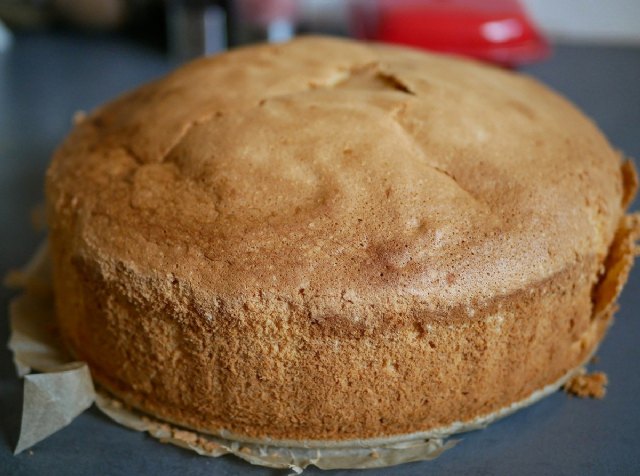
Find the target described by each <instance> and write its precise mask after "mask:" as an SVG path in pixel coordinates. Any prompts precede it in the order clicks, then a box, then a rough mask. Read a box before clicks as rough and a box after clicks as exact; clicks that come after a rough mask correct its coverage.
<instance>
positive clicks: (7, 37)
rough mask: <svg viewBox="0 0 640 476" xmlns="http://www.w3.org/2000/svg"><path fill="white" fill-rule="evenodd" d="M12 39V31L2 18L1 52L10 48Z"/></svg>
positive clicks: (0, 22) (0, 30)
mask: <svg viewBox="0 0 640 476" xmlns="http://www.w3.org/2000/svg"><path fill="white" fill-rule="evenodd" d="M12 40H13V38H12V36H11V32H10V31H9V29H8V28H7V27H6V25H5V24H4V23H2V20H0V53H2V52H3V51H7V50H8V49H9V47H10V46H11V42H12Z"/></svg>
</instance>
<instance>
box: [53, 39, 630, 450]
mask: <svg viewBox="0 0 640 476" xmlns="http://www.w3.org/2000/svg"><path fill="white" fill-rule="evenodd" d="M635 183H636V178H635V173H634V170H633V167H632V165H631V164H630V162H625V161H624V160H623V159H622V158H621V156H620V154H619V153H617V152H616V151H614V150H613V149H612V147H611V146H610V145H609V143H608V142H607V140H606V139H605V138H604V136H603V135H602V134H601V133H600V132H599V130H598V129H597V128H596V127H595V126H594V124H593V123H592V122H591V121H590V120H588V119H587V118H586V117H585V116H584V115H583V114H581V113H580V112H579V111H578V110H577V109H576V108H575V107H573V106H572V105H571V104H570V103H568V102H567V101H566V100H564V99H562V98H561V97H559V96H558V95H557V94H555V93H554V92H552V91H550V90H549V89H547V88H546V87H544V86H543V85H541V84H539V83H538V82H536V81H535V80H533V79H531V78H528V77H526V76H523V75H519V74H515V73H512V72H509V71H505V70H501V69H498V68H494V67H490V66H486V65H482V64H480V63H476V62H473V61H470V60H462V59H456V58H453V57H447V56H440V55H434V54H427V53H424V52H418V51H414V50H410V49H403V48H396V47H390V46H382V45H370V44H362V43H358V42H354V41H349V40H340V39H330V38H321V37H308V38H302V39H297V40H294V41H292V42H290V43H286V44H281V45H260V46H254V47H249V48H244V49H238V50H235V51H233V52H230V53H226V54H222V55H219V56H214V57H209V58H203V59H199V60H197V61H194V62H192V63H190V64H188V65H186V66H184V67H182V68H180V69H178V70H177V71H175V72H173V73H171V74H169V75H168V76H166V77H164V78H162V79H159V80H157V81H155V82H152V83H150V84H147V85H145V86H142V87H141V88H139V89H137V90H135V91H133V92H131V93H129V94H126V95H124V96H122V97H120V98H119V99H117V100H115V101H114V102H111V103H109V104H107V105H105V106H104V107H101V108H100V109H98V110H96V111H94V112H93V113H91V114H90V115H88V116H87V117H86V118H84V119H82V120H80V121H79V122H78V124H77V125H76V127H75V128H74V130H73V131H72V132H71V134H70V135H69V137H68V138H67V139H66V141H65V142H64V143H63V145H62V146H61V147H60V148H59V150H58V151H57V153H56V154H55V157H54V159H53V162H52V164H51V166H50V168H49V171H48V174H47V180H46V195H47V203H48V219H49V227H50V246H51V254H52V259H53V272H54V280H55V282H54V287H55V298H56V312H57V319H58V324H59V328H60V333H61V335H62V337H63V339H64V342H65V343H66V345H67V346H68V348H69V349H70V351H71V352H72V353H73V354H74V355H75V356H76V357H77V358H78V359H81V360H84V361H86V362H87V363H88V365H89V367H90V369H91V374H92V376H93V378H94V380H95V381H96V382H97V383H98V384H99V385H100V386H102V387H104V388H105V389H107V390H108V391H109V392H110V393H112V394H114V395H115V396H116V397H118V398H120V399H121V400H123V401H124V402H126V403H127V404H129V405H131V406H133V407H135V408H138V409H140V410H142V411H144V412H147V413H149V414H152V415H155V416H158V417H160V418H162V419H164V420H166V421H169V422H173V423H176V424H179V425H182V426H185V427H189V428H193V429H197V430H200V431H203V432H207V433H211V434H218V435H226V436H228V437H232V438H235V439H238V440H243V441H254V442H255V441H271V442H276V443H277V442H286V443H287V444H296V443H295V442H304V444H305V445H313V444H318V445H322V444H324V443H327V442H334V443H335V442H344V441H353V440H359V441H369V440H371V441H374V440H375V441H381V439H382V440H384V439H385V438H396V437H399V436H402V435H408V434H413V433H416V432H428V431H434V430H437V429H442V428H447V427H451V425H455V424H457V423H460V422H462V423H464V422H471V421H473V420H475V419H478V418H483V417H486V416H487V415H491V414H496V413H497V412H500V411H501V410H503V409H505V408H508V407H511V406H513V405H514V404H517V403H518V402H522V401H526V400H527V399H529V398H530V397H531V396H532V395H533V394H535V392H536V391H538V390H540V389H543V388H545V387H547V386H549V385H550V384H553V383H554V382H557V381H559V379H562V378H563V376H565V375H567V374H568V373H570V372H571V371H572V370H573V369H575V368H576V367H579V366H581V365H582V364H583V363H584V362H585V360H586V359H588V358H589V356H590V355H591V354H592V353H593V351H594V350H595V348H596V346H597V345H598V343H599V342H600V340H601V339H602V337H603V335H604V333H605V331H606V328H607V327H608V325H609V323H610V321H611V315H612V313H613V310H614V308H615V299H616V297H617V295H618V293H619V292H620V289H621V287H622V285H623V283H624V281H625V279H626V276H627V273H628V270H629V268H630V266H631V264H632V257H633V252H634V240H635V239H636V237H637V229H638V223H637V222H638V220H637V218H636V217H634V216H632V215H625V208H626V206H627V204H628V203H629V201H630V199H631V198H632V196H633V194H634V192H635Z"/></svg>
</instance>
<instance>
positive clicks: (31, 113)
mask: <svg viewBox="0 0 640 476" xmlns="http://www.w3.org/2000/svg"><path fill="white" fill-rule="evenodd" d="M171 66H172V65H171V64H169V62H168V61H167V60H166V59H165V58H164V57H163V56H162V55H161V54H160V53H158V52H156V51H153V50H151V49H147V48H145V47H143V46H139V45H136V44H132V43H130V42H128V41H127V40H125V39H119V38H114V37H111V36H90V37H78V36H73V35H67V34H60V33H57V34H51V33H50V34H29V35H26V34H23V35H18V36H17V38H16V41H15V43H14V45H13V47H12V49H10V50H9V51H7V52H5V53H0V226H1V230H0V275H4V274H5V273H6V272H7V271H8V270H9V269H12V268H16V267H18V266H19V265H21V264H22V263H24V262H25V260H26V259H27V258H28V257H29V255H30V254H31V253H32V251H33V250H34V249H35V247H36V245H37V244H38V242H39V241H41V240H42V239H43V234H42V232H40V233H39V232H36V231H34V229H33V227H32V225H31V222H30V219H29V216H30V212H31V210H32V209H33V208H34V206H36V205H37V204H39V203H41V202H42V183H43V174H44V170H45V168H46V165H47V162H48V160H49V157H50V155H51V152H52V150H53V149H54V148H55V146H56V144H58V143H59V141H60V140H61V139H62V137H63V136H64V135H65V133H66V132H68V130H69V127H70V124H71V122H70V118H71V116H72V115H73V113H74V112H75V111H78V110H91V109H92V108H94V107H96V106H97V105H99V104H101V103H102V102H104V101H106V100H108V99H110V98H112V97H114V96H115V95H117V94H119V93H122V92H123V91H125V90H127V89H130V88H131V87H134V86H136V85H138V84H141V83H143V82H145V81H148V80H150V79H152V78H155V77H158V76H160V75H162V74H163V73H165V72H166V71H168V70H169V69H171ZM525 70H526V72H528V73H529V74H531V75H533V76H535V77H537V78H539V79H541V80H542V81H544V82H545V83H547V84H548V85H550V86H551V87H553V88H554V89H556V90H558V91H560V92H561V93H563V94H565V95H566V96H568V97H569V98H570V99H571V100H573V101H574V102H575V103H576V104H577V105H578V106H579V107H580V108H582V110H583V111H585V112H586V113H587V114H588V115H589V116H591V117H592V118H593V119H594V120H595V121H596V122H597V123H598V125H599V126H600V127H601V129H602V130H603V131H604V132H605V134H606V135H607V136H608V137H609V139H610V141H611V143H612V144H613V145H614V146H615V147H616V148H618V149H620V150H622V151H623V152H624V153H625V154H626V155H628V156H631V157H638V158H639V159H640V48H624V47H613V46H607V47H605V46H559V47H557V48H556V49H555V53H554V56H553V57H552V58H551V59H549V60H548V61H546V62H544V63H540V64H538V65H535V66H532V67H528V68H525ZM634 208H635V209H637V208H638V207H637V204H636V205H635V206H634ZM639 285H640V266H639V267H637V268H636V269H635V270H634V271H633V272H632V275H631V277H630V279H629V282H628V284H627V287H626V289H625V291H624V293H623V295H622V298H621V300H620V305H621V310H620V311H619V312H618V314H617V315H616V323H615V325H614V326H613V327H612V329H611V331H610V332H609V336H608V337H607V339H606V340H605V341H604V343H603V345H602V346H601V348H600V350H599V352H598V357H599V359H598V361H597V364H595V365H593V366H592V367H593V368H594V369H595V370H602V371H604V372H606V373H607V374H608V376H609V380H610V384H609V388H608V393H607V396H606V398H605V399H604V400H602V401H598V400H582V399H577V398H572V397H569V396H567V395H565V394H564V393H562V392H556V393H555V394H553V395H551V396H550V397H548V398H546V399H544V400H543V401H541V402H539V403H537V404H535V405H533V406H531V407H529V408H527V409H525V410H522V411H520V412H518V413H516V414H515V415H513V416H511V417H508V418H506V419H504V420H502V421H499V422H497V423H495V424H493V425H491V426H490V427H489V428H487V429H485V430H482V431H476V432H472V433H468V434H465V435H462V441H461V442H460V443H459V444H458V446H457V447H455V448H454V449H452V450H450V451H447V452H446V453H444V454H443V455H442V456H441V457H440V458H439V459H437V460H435V461H426V462H419V463H410V464H405V465H402V466H399V467H395V468H391V469H386V470H385V469H379V470H366V471H362V472H361V471H356V470H349V471H347V470H343V471H329V472H325V474H327V475H339V474H340V475H346V474H356V473H358V474H363V475H366V476H374V475H382V474H394V475H399V474H403V475H423V474H448V475H456V474H475V475H485V474H487V475H493V474H519V475H539V474H554V475H563V474H567V475H575V474H580V475H595V474H638V473H639V472H640V450H639V445H638V435H640V407H639V405H638V403H637V396H638V395H640V372H639V371H638V367H637V365H638V362H640V316H639V314H640V293H639V292H638V291H639ZM12 294H13V293H12V292H10V291H8V290H6V289H5V288H1V289H0V342H2V343H3V344H4V342H6V341H7V339H8V322H7V305H8V303H9V300H10V298H11V296H12ZM3 344H2V345H0V474H3V475H4V474H7V475H40V474H43V475H44V474H46V475H69V476H72V475H94V474H100V475H130V474H136V475H146V474H154V475H155V474H181V475H194V476H195V475H232V474H248V475H274V474H287V471H281V470H273V469H268V468H260V467H255V466H251V465H249V464H248V463H245V462H243V461H240V460H239V459H237V458H235V457H232V456H225V457H222V458H206V457H201V456H197V455H196V454H195V453H191V452H188V451H186V450H183V449H180V448H177V447H173V446H170V445H163V444H161V443H159V442H157V441H156V440H154V439H152V438H151V437H149V436H147V435H144V434H142V433H138V432H135V431H131V430H128V429H125V428H123V427H120V426H119V425H117V424H116V423H114V422H112V421H111V420H109V419H107V418H106V417H105V416H103V415H102V414H101V413H100V412H99V411H98V410H96V409H95V408H92V409H90V410H89V411H87V412H85V413H84V414H82V415H81V416H80V417H79V418H77V419H76V420H75V421H74V422H73V423H72V424H71V425H69V426H68V427H66V428H65V429H63V430H61V431H59V432H58V433H56V434H54V435H53V436H51V437H49V438H48V439H46V440H45V441H43V442H41V443H39V444H37V445H36V446H35V447H34V448H32V450H31V451H25V452H23V453H22V454H20V455H18V456H13V454H12V450H13V447H14V446H15V443H16V441H17V436H18V431H19V427H20V413H21V405H22V383H21V382H20V381H19V379H18V378H17V377H16V376H15V372H14V369H13V364H12V361H11V355H10V353H9V352H8V351H7V350H6V348H5V346H4V345H3ZM320 473H322V472H321V471H320V470H318V469H316V468H309V469H308V470H307V471H305V474H320Z"/></svg>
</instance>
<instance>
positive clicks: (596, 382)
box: [564, 372, 609, 398]
mask: <svg viewBox="0 0 640 476" xmlns="http://www.w3.org/2000/svg"><path fill="white" fill-rule="evenodd" d="M608 383H609V379H608V378H607V374H605V373H604V372H593V373H591V374H586V373H585V374H579V375H576V376H575V377H573V378H572V379H571V380H569V381H568V382H567V383H566V384H565V385H564V390H565V392H567V393H569V394H571V395H575V396H577V397H580V398H604V396H605V394H606V392H607V384H608Z"/></svg>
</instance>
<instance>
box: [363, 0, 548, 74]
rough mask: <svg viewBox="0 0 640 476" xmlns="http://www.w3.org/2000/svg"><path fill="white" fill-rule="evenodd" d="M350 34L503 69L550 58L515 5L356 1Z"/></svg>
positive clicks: (500, 1) (494, 0)
mask: <svg viewBox="0 0 640 476" xmlns="http://www.w3.org/2000/svg"><path fill="white" fill-rule="evenodd" d="M351 28H352V32H353V35H354V36H355V37H357V38H362V39H367V40H373V41H380V42H386V43H398V44H403V45H408V46H413V47H417V48H424V49H428V50H434V51H442V52H446V53H453V54H459V55H463V56H470V57H473V58H477V59H480V60H484V61H488V62H492V63H497V64H500V65H503V66H517V65H521V64H526V63H531V62H535V61H538V60H540V59H543V58H544V57H546V56H547V55H548V53H549V46H548V43H547V41H546V40H545V39H544V37H543V36H542V35H541V34H540V33H539V32H538V30H537V29H536V27H535V26H534V24H533V22H532V21H531V20H530V19H529V17H528V16H527V14H526V12H525V10H524V9H523V8H522V6H521V5H520V3H519V2H518V1H517V0H485V1H478V0H359V1H358V0H354V1H352V2H351Z"/></svg>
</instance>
